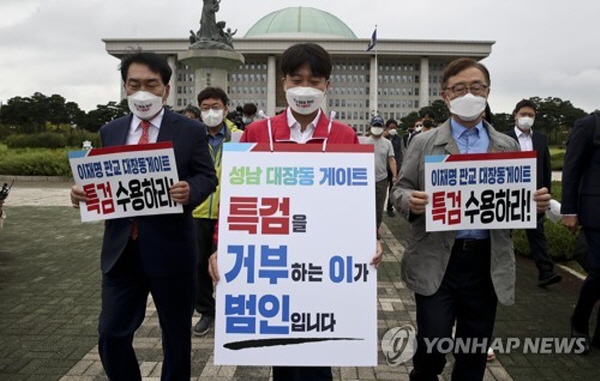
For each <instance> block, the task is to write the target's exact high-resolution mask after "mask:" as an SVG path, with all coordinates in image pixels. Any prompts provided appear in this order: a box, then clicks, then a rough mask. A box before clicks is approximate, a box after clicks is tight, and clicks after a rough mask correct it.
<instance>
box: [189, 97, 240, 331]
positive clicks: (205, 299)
mask: <svg viewBox="0 0 600 381" xmlns="http://www.w3.org/2000/svg"><path fill="white" fill-rule="evenodd" d="M228 104H229V98H228V97H227V94H226V93H225V91H223V89H221V88H219V87H207V88H205V89H204V90H202V91H201V92H200V93H199V94H198V106H199V107H200V113H201V117H202V121H203V122H204V124H206V126H207V127H208V134H207V135H206V145H207V147H208V151H209V152H210V156H211V158H212V163H213V165H214V168H215V171H216V173H217V178H218V179H219V182H220V179H221V157H222V156H223V143H225V142H229V141H231V133H232V132H236V131H240V130H239V129H238V128H237V126H236V125H235V124H233V122H231V121H230V120H229V119H227V118H225V115H227V105H228ZM220 194H221V188H220V186H219V185H217V189H216V190H215V192H214V193H213V194H211V195H210V196H208V198H207V199H206V200H205V201H204V202H203V203H202V204H201V205H199V206H198V207H197V208H196V209H194V213H193V215H194V221H195V223H196V235H197V239H198V255H199V258H198V259H199V261H198V274H197V277H198V281H197V283H196V311H197V312H198V313H200V314H201V315H202V316H201V318H200V320H198V322H197V323H196V325H195V326H194V335H196V336H204V335H206V334H207V333H208V331H210V327H211V325H212V323H213V321H214V320H215V298H214V297H213V291H214V288H213V283H212V280H211V279H210V277H209V276H207V275H208V258H209V257H210V255H211V254H212V253H214V251H215V250H216V247H214V246H213V234H214V231H215V223H216V222H217V220H218V218H219V197H220Z"/></svg>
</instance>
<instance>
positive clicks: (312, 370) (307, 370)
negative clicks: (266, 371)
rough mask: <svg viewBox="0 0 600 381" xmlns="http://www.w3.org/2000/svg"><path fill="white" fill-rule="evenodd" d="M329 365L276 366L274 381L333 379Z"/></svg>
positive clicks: (327, 380)
mask: <svg viewBox="0 0 600 381" xmlns="http://www.w3.org/2000/svg"><path fill="white" fill-rule="evenodd" d="M332 379H333V377H332V375H331V368H330V367H328V366H304V367H299V366H274V367H273V381H331V380H332Z"/></svg>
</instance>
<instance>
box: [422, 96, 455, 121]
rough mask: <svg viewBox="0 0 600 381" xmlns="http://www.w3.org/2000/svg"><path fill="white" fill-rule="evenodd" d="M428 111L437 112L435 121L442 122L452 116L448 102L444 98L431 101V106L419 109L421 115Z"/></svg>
mask: <svg viewBox="0 0 600 381" xmlns="http://www.w3.org/2000/svg"><path fill="white" fill-rule="evenodd" d="M427 111H433V113H434V114H435V123H436V124H440V123H443V122H445V121H446V120H447V119H448V118H450V112H449V111H448V107H447V106H446V103H445V102H444V101H443V100H442V99H436V100H435V101H433V102H431V106H425V107H423V108H421V109H420V110H419V115H423V114H425V112H427Z"/></svg>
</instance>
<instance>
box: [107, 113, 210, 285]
mask: <svg viewBox="0 0 600 381" xmlns="http://www.w3.org/2000/svg"><path fill="white" fill-rule="evenodd" d="M132 117H133V115H132V114H130V115H127V116H124V117H122V118H119V119H116V120H114V121H112V122H110V123H108V124H106V125H104V126H103V127H102V128H101V129H100V139H101V141H102V146H103V147H107V146H119V145H125V144H126V143H127V134H128V132H129V127H130V124H131V119H132ZM157 141H159V142H161V141H171V142H173V150H174V152H175V160H176V162H177V173H178V175H179V180H180V181H187V182H188V184H189V185H190V197H189V203H188V204H187V205H184V207H183V210H184V212H183V214H161V215H156V216H143V217H136V220H137V221H138V244H139V248H140V253H141V258H142V266H143V269H144V271H145V272H146V273H147V274H148V275H151V276H172V275H174V274H177V273H182V272H191V271H194V266H195V264H196V250H197V241H196V234H195V228H194V222H193V218H192V210H193V209H194V208H195V207H196V206H198V205H199V204H200V203H201V202H202V201H204V199H206V198H207V197H208V196H209V195H210V194H211V193H213V192H214V191H215V188H216V185H217V177H216V174H215V169H214V165H213V163H212V159H211V157H210V154H209V152H208V148H207V145H206V128H205V127H204V126H203V125H202V124H201V123H199V122H197V121H194V120H192V119H189V118H186V117H184V116H182V115H179V114H176V113H174V112H172V111H169V110H165V113H164V116H163V119H162V124H161V125H160V129H159V133H158V138H157ZM132 226H133V220H132V219H131V218H120V219H114V220H107V221H106V223H105V229H104V239H103V243H102V254H101V259H100V266H101V269H102V272H103V273H107V272H109V271H110V270H111V269H112V267H113V266H114V265H115V263H116V262H117V260H118V259H119V257H120V256H121V254H122V253H123V251H124V250H125V247H126V246H127V243H128V241H129V237H130V234H131V228H132Z"/></svg>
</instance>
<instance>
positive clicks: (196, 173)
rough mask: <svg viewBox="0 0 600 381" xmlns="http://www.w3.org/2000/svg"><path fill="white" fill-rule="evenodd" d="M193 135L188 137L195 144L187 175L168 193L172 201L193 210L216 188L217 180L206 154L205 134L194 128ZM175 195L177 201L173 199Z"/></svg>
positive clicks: (201, 130)
mask: <svg viewBox="0 0 600 381" xmlns="http://www.w3.org/2000/svg"><path fill="white" fill-rule="evenodd" d="M192 131H193V132H194V134H191V135H190V136H189V138H190V139H193V140H192V141H193V142H195V143H194V146H193V151H192V153H191V158H190V161H189V163H188V167H189V171H188V175H187V176H186V177H185V178H183V179H180V181H179V182H178V183H176V184H173V186H172V187H171V190H170V193H171V197H172V198H173V200H174V201H177V202H179V203H181V204H182V205H188V206H189V207H190V208H195V207H196V206H198V205H200V203H202V201H204V200H205V199H206V198H207V197H208V196H209V195H210V194H211V193H213V192H214V191H215V189H216V187H217V184H218V180H217V175H216V173H215V168H214V165H213V163H212V159H211V157H210V153H209V152H208V146H207V144H206V143H205V142H206V132H205V131H204V130H203V129H198V128H196V126H194V129H193V130H192ZM175 195H176V196H177V199H175Z"/></svg>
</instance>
